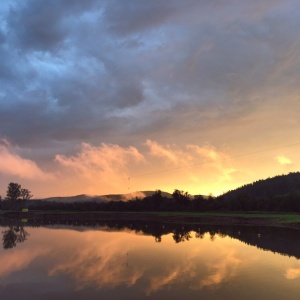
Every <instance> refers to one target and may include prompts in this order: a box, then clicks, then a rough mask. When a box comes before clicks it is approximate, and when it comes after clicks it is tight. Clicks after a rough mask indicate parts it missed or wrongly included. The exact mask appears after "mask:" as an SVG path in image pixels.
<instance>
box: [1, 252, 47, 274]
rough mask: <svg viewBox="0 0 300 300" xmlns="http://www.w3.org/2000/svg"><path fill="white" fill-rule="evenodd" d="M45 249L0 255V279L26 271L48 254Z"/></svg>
mask: <svg viewBox="0 0 300 300" xmlns="http://www.w3.org/2000/svg"><path fill="white" fill-rule="evenodd" d="M48 252H49V251H48V250H47V249H39V248H36V249H25V250H19V251H12V252H6V253H2V254H1V256H0V277H2V276H7V275H9V274H11V273H13V272H17V271H20V270H23V269H26V268H27V267H28V266H29V264H30V263H31V262H33V261H34V260H35V259H37V258H38V257H43V256H46V255H47V254H48Z"/></svg>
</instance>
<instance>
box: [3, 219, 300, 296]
mask: <svg viewBox="0 0 300 300" xmlns="http://www.w3.org/2000/svg"><path fill="white" fill-rule="evenodd" d="M144 226H145V228H147V225H144ZM161 226H162V228H163V227H164V226H163V225H161ZM181 229H182V230H181ZM145 231H146V230H145ZM156 231H157V230H156ZM169 231H170V232H169V233H166V234H158V233H157V232H156V233H153V234H151V233H149V232H144V231H143V230H137V229H136V228H135V229H132V228H131V229H130V228H127V227H123V228H121V229H120V228H119V229H114V228H108V227H100V226H99V227H94V228H91V227H90V228H89V227H83V226H77V227H72V226H68V227H66V226H60V227H59V226H52V227H37V228H35V227H22V226H20V225H19V226H5V227H2V228H1V232H2V243H3V244H2V247H1V250H0V298H1V299H7V300H9V299H45V300H47V299H55V300H57V299H67V300H68V299H72V300H76V299H180V300H182V299H300V261H299V258H300V257H299V256H300V255H299V256H298V253H299V254H300V249H299V243H298V241H295V238H297V237H298V236H299V233H300V232H299V231H296V230H288V231H286V232H285V231H284V230H282V229H280V230H278V229H274V230H273V229H267V230H266V229H259V228H255V229H251V228H249V227H248V228H241V227H240V228H230V229H228V228H222V227H218V228H216V227H215V228H213V229H209V228H208V229H205V230H203V229H201V228H199V229H198V230H195V231H193V230H184V227H183V226H182V227H177V228H174V229H172V228H171V229H170V230H169ZM4 248H5V249H4Z"/></svg>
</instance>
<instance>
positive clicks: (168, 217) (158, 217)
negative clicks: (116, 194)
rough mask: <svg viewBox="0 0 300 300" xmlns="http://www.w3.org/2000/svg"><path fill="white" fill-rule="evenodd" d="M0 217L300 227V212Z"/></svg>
mask: <svg viewBox="0 0 300 300" xmlns="http://www.w3.org/2000/svg"><path fill="white" fill-rule="evenodd" d="M0 217H1V218H2V219H6V220H8V219H9V220H11V221H13V220H16V221H18V220H21V219H27V220H34V221H35V222H41V223H45V222H47V221H103V220H136V221H155V222H167V223H182V224H214V225H257V226H285V227H294V228H300V214H290V213H281V214H278V213H269V212H267V213H262V212H259V213H257V212H247V213H245V212H243V213H232V212H230V213H225V212H201V213H199V212H106V211H105V212H102V211H100V212H99V211H97V212H90V211H84V212H70V211H29V212H26V213H22V212H18V211H2V212H1V213H0Z"/></svg>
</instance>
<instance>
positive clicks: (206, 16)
mask: <svg viewBox="0 0 300 300" xmlns="http://www.w3.org/2000/svg"><path fill="white" fill-rule="evenodd" d="M0 14H1V16H2V20H1V21H0V56H1V62H0V86H1V88H0V195H1V196H2V198H4V197H5V195H6V188H7V185H8V183H9V182H18V183H20V184H21V185H22V186H24V187H26V188H28V189H29V190H30V191H32V194H33V195H34V198H42V197H51V196H72V195H78V194H89V195H105V194H119V193H122V194H126V193H133V192H136V191H152V190H156V189H160V190H162V191H166V192H170V193H172V192H173V191H174V189H179V190H183V191H187V192H189V193H190V194H193V195H196V194H202V195H208V194H213V195H220V194H222V193H224V192H227V191H228V190H232V189H235V188H237V187H239V186H241V185H244V184H247V183H251V182H253V181H256V180H259V179H264V178H268V177H273V176H276V175H281V174H287V173H289V172H298V171H300V157H299V153H300V141H299V136H300V126H299V125H300V124H299V123H300V99H299V95H300V85H299V79H300V78H299V77H300V72H299V66H300V49H299V48H300V36H299V34H298V33H299V28H300V3H299V2H298V1H296V0H284V1H283V0H278V1H274V0H262V1H243V2H241V1H237V0H229V1H225V2H224V1H198V0H189V1H187V2H186V1H177V0H166V1H164V0H163V1H140V0H129V1H119V0H116V1H106V0H105V1H98V0H90V1H79V0H70V1H63V0H53V1H50V2H49V3H47V4H46V3H45V2H44V1H38V0H33V1H23V0H22V1H21V0H7V1H4V2H3V3H1V4H0Z"/></svg>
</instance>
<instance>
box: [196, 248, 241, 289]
mask: <svg viewBox="0 0 300 300" xmlns="http://www.w3.org/2000/svg"><path fill="white" fill-rule="evenodd" d="M235 255H236V253H234V251H229V252H228V253H226V256H225V257H220V258H219V261H217V262H215V263H212V264H211V265H209V268H208V269H209V273H212V274H211V275H208V276H207V277H206V278H204V279H203V280H201V282H200V285H199V288H202V287H205V286H212V285H218V284H220V283H221V282H223V281H228V280H230V279H231V278H232V277H234V276H236V275H237V271H238V266H239V264H240V263H241V262H242V261H241V259H238V258H236V257H235Z"/></svg>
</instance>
